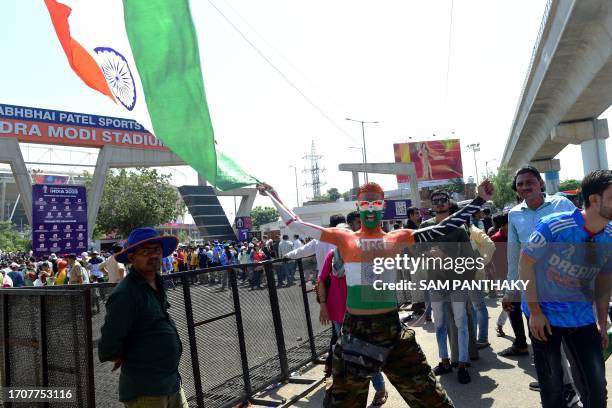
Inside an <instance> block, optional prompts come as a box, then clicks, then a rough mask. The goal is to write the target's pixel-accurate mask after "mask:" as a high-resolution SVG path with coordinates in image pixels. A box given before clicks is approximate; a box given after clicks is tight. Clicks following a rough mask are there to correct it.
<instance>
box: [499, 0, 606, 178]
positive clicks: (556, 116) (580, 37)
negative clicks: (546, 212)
mask: <svg viewBox="0 0 612 408" xmlns="http://www.w3.org/2000/svg"><path fill="white" fill-rule="evenodd" d="M611 104H612V2H610V1H609V0H550V1H549V2H548V4H547V6H546V10H545V13H544V17H543V19H542V25H541V27H540V32H539V35H538V39H537V40H536V44H535V47H534V52H533V56H532V59H531V62H530V66H529V70H528V74H527V78H526V79H525V83H524V86H523V91H522V94H521V97H520V99H519V103H518V107H517V110H516V113H515V117H514V121H513V124H512V129H511V132H510V135H509V138H508V141H507V143H506V147H505V150H504V154H503V158H502V164H505V165H509V166H510V167H512V168H517V167H520V166H522V165H524V164H527V163H529V162H534V164H536V166H538V167H540V169H541V170H542V171H544V172H547V173H549V174H548V175H549V176H553V177H554V173H555V172H558V170H559V163H558V161H556V162H555V161H552V159H553V158H554V157H555V156H556V155H557V154H558V153H559V152H560V151H561V150H563V149H564V148H565V147H566V146H567V145H568V144H580V145H581V148H582V158H583V167H584V171H585V172H588V171H591V170H593V169H596V168H607V167H608V163H607V158H606V151H605V140H604V139H606V138H607V137H608V126H607V121H605V120H598V119H597V118H598V117H599V116H600V115H601V114H602V113H603V112H604V111H605V110H606V109H608V107H609V106H610V105H611ZM557 177H558V174H557Z"/></svg>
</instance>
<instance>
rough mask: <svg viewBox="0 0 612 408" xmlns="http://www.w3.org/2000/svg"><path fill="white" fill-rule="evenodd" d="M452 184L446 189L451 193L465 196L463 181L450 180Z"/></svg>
mask: <svg viewBox="0 0 612 408" xmlns="http://www.w3.org/2000/svg"><path fill="white" fill-rule="evenodd" d="M450 181H451V184H449V185H448V186H447V187H446V189H447V190H449V191H450V193H458V194H461V195H463V194H465V183H464V182H463V179H460V178H458V179H452V180H450Z"/></svg>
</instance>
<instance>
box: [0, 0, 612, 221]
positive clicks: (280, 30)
mask: <svg viewBox="0 0 612 408" xmlns="http://www.w3.org/2000/svg"><path fill="white" fill-rule="evenodd" d="M0 4H1V5H2V10H3V12H2V13H1V14H0V38H2V55H3V58H2V65H1V74H2V75H0V90H1V92H0V103H10V104H17V105H26V106H37V107H45V108H51V109H60V110H69V111H76V112H87V113H95V114H100V115H110V116H122V111H121V109H120V108H118V107H116V106H114V105H113V104H112V103H109V102H108V101H107V99H106V98H105V97H104V96H102V95H99V94H96V93H95V92H93V91H91V90H90V89H89V88H87V87H85V86H84V85H83V84H82V83H81V81H80V80H79V79H78V78H77V77H76V75H74V73H73V72H72V71H71V70H70V68H69V66H68V64H67V62H66V59H65V56H64V54H63V52H62V50H61V47H60V45H59V42H58V41H57V38H56V36H55V33H54V31H53V29H52V26H51V23H50V20H49V16H48V13H47V11H46V8H45V7H44V3H43V1H42V0H36V1H33V0H30V1H13V0H0ZM212 4H214V5H216V6H217V7H218V8H219V9H220V10H221V11H222V12H223V13H224V14H225V15H226V16H227V18H228V19H229V20H231V21H232V22H233V23H234V24H235V25H236V26H237V27H238V28H239V29H240V30H241V31H242V32H243V33H244V35H245V36H246V37H247V38H248V39H249V40H250V41H251V42H252V43H253V44H254V45H255V46H256V47H257V48H259V49H260V51H261V53H263V54H264V55H265V56H266V57H267V58H268V59H269V60H270V61H271V62H272V63H273V64H274V65H275V66H277V67H278V69H280V70H281V71H282V72H283V73H284V74H285V75H286V76H287V77H288V78H289V79H290V81H291V82H292V83H294V84H295V86H297V87H298V88H299V89H300V90H301V91H302V92H303V93H304V94H305V95H306V96H307V97H308V99H310V100H311V101H313V103H314V104H315V105H316V106H317V107H318V108H319V109H320V110H321V111H323V112H324V113H325V115H326V116H327V118H326V117H324V116H323V115H322V114H321V113H320V112H319V111H318V110H317V109H315V108H314V107H313V106H312V105H311V104H310V103H309V102H307V101H306V100H305V99H304V98H303V97H302V96H301V95H299V93H298V92H296V91H295V89H293V88H292V87H291V86H290V85H288V84H287V82H286V81H285V80H284V79H283V78H282V77H281V76H280V75H279V74H278V73H277V72H276V71H275V70H274V69H273V68H271V67H270V65H268V63H267V62H266V61H265V60H264V59H263V58H262V57H261V56H260V55H259V54H258V53H257V52H256V51H255V50H254V49H253V48H252V47H251V46H250V45H249V44H248V43H247V42H246V41H245V40H244V39H243V38H242V37H241V36H240V35H239V34H238V33H237V32H236V31H235V30H234V28H232V26H230V24H228V22H227V21H226V20H225V19H224V18H223V17H222V16H221V14H220V13H219V12H218V11H217V10H216V9H215V8H214V7H213V6H212ZM544 5H545V0H515V1H512V2H509V1H490V0H469V1H468V0H455V2H454V5H453V26H452V37H451V41H450V65H448V61H449V53H448V51H449V28H450V10H451V2H450V0H440V1H435V2H431V1H428V2H423V1H420V2H417V1H405V0H394V1H391V0H379V1H376V2H374V1H365V0H334V1H329V0H327V1H323V0H310V1H307V2H306V1H286V0H285V1H281V0H259V1H257V2H254V1H247V0H209V1H203V0H200V1H194V2H193V3H192V12H193V16H194V21H195V23H196V28H197V30H198V34H199V41H200V53H201V59H202V66H203V70H204V73H203V74H204V81H205V86H206V93H207V97H208V102H209V107H210V111H211V116H212V120H213V125H214V128H215V133H216V138H217V140H218V141H219V144H220V146H221V147H222V148H223V150H224V151H225V152H227V153H228V154H229V155H230V156H232V157H233V158H234V159H235V160H236V161H237V162H238V163H241V164H242V165H243V166H244V167H245V169H246V170H247V171H249V172H251V173H252V174H253V175H254V176H256V177H257V178H259V179H261V180H266V181H268V182H269V183H271V184H273V185H274V186H275V187H276V188H277V190H279V192H280V194H281V196H284V197H286V201H287V202H288V203H289V204H290V205H293V204H294V201H295V199H294V197H295V187H294V184H295V183H294V175H293V170H292V169H291V168H289V166H290V165H297V166H298V168H299V169H302V168H304V167H305V166H306V162H305V161H304V160H303V159H302V157H303V156H304V155H305V154H307V153H308V151H309V149H310V145H311V142H312V141H313V140H314V141H315V143H316V145H317V149H318V151H319V152H320V153H321V154H322V155H323V158H322V165H323V166H324V167H326V168H327V171H326V172H325V175H324V178H325V179H326V180H327V185H326V186H324V187H323V189H326V188H329V187H337V188H339V189H340V190H341V191H344V190H347V189H348V188H350V183H351V177H350V174H349V173H342V172H339V171H338V170H337V168H338V164H339V163H343V162H360V161H361V152H360V151H359V150H357V149H349V148H348V146H361V128H360V127H359V125H358V124H354V123H350V122H347V121H345V120H344V118H345V117H353V118H356V119H362V120H377V121H379V122H380V124H378V125H372V126H370V127H368V129H367V142H366V144H367V155H368V161H370V162H388V161H393V143H397V142H402V141H407V140H409V138H410V137H411V138H412V140H426V139H427V138H428V137H432V135H433V134H435V135H437V136H438V137H440V136H442V137H446V136H450V135H451V134H452V132H454V136H455V137H459V138H460V139H461V141H462V146H463V165H464V174H465V176H466V177H467V176H470V175H472V176H473V175H474V173H475V171H474V163H473V158H472V155H471V153H469V152H468V151H467V149H465V146H467V144H469V143H473V142H479V143H480V144H481V149H482V150H481V152H480V153H479V155H478V160H479V162H480V164H479V171H480V172H484V163H485V161H488V162H489V168H494V167H495V166H496V165H497V163H498V161H496V160H499V159H500V158H501V155H502V152H503V147H504V146H505V143H506V139H507V138H508V134H509V131H510V125H511V123H512V119H513V115H514V112H515V109H516V105H517V102H518V98H519V95H520V92H521V86H522V84H523V81H524V78H525V74H526V69H527V65H528V62H529V59H530V57H531V52H532V48H533V45H534V41H535V39H536V36H537V32H538V28H539V25H540V20H541V17H542V12H543V10H544ZM120 23H121V22H117V24H120ZM447 67H448V82H447ZM447 84H448V86H447ZM604 117H607V113H606V114H605V115H604ZM579 150H580V149H579V147H578V146H570V147H568V148H566V149H565V150H564V151H563V152H562V153H561V154H560V156H559V158H561V162H562V164H561V165H562V170H561V179H565V178H570V177H581V175H582V164H581V163H580V161H576V160H574V159H573V158H574V157H576V154H578V155H579V154H580V152H579ZM610 151H612V146H610V143H608V152H610ZM41 152H42V150H40V149H35V148H33V149H30V153H29V156H30V157H31V158H33V157H34V156H37V157H39V156H41ZM26 153H27V152H26ZM608 156H609V159H608V160H609V161H610V160H611V159H610V153H608ZM83 157H85V156H83ZM83 157H79V155H78V154H77V153H74V154H73V157H71V158H70V160H78V161H81V160H82V161H84V162H85V161H87V160H94V159H95V152H94V153H93V154H91V155H90V157H89V158H83ZM52 158H53V157H52ZM173 175H174V179H175V182H176V183H177V184H194V183H195V182H196V176H195V172H194V171H193V170H191V169H189V168H181V169H174V170H173ZM370 179H371V180H373V181H377V182H380V183H381V184H382V185H383V187H385V188H387V189H392V188H396V183H395V179H394V177H392V176H372V177H370ZM304 181H305V175H304V174H301V173H300V174H299V184H300V185H301V184H303V183H304ZM300 195H301V197H302V198H304V197H306V196H308V195H309V192H308V189H307V188H306V187H300ZM256 204H268V203H267V201H266V199H262V198H258V201H257V203H256ZM226 209H227V211H228V212H230V213H231V212H233V202H232V204H231V205H229V204H228V205H227V206H226Z"/></svg>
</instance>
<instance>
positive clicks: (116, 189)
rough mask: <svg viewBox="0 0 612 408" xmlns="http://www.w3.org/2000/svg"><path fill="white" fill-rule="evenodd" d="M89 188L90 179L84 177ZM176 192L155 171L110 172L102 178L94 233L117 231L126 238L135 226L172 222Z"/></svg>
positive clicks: (165, 177) (166, 177)
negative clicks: (104, 180) (102, 183)
mask: <svg viewBox="0 0 612 408" xmlns="http://www.w3.org/2000/svg"><path fill="white" fill-rule="evenodd" d="M85 179H86V180H85V185H86V186H90V185H91V176H89V175H87V174H86V176H85ZM179 199H180V198H179V195H178V192H177V191H176V190H175V188H174V187H172V185H171V184H170V176H169V175H164V174H159V173H158V172H157V170H155V169H147V168H137V169H136V171H129V172H128V171H127V170H125V169H121V170H118V171H111V172H109V174H108V175H107V177H106V182H105V184H104V193H103V194H102V200H101V202H100V210H99V211H98V219H97V221H96V227H95V231H94V234H96V233H106V232H108V231H111V230H112V229H113V228H117V229H118V230H119V233H120V234H121V235H122V236H124V237H127V236H128V234H129V233H130V232H131V231H132V230H133V229H134V228H138V227H145V226H152V227H155V226H157V225H160V224H163V223H166V222H170V221H173V220H175V219H176V218H177V216H178V215H179V214H180V208H181V207H183V205H180V206H179V205H177V202H178V200H179Z"/></svg>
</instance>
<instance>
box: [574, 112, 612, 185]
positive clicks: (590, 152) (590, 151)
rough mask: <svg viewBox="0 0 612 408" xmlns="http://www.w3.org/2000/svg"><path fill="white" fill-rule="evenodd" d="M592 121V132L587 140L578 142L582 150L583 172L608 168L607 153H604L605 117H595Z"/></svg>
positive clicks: (606, 133)
mask: <svg viewBox="0 0 612 408" xmlns="http://www.w3.org/2000/svg"><path fill="white" fill-rule="evenodd" d="M592 122H593V133H592V136H591V138H590V139H589V140H585V141H583V142H582V143H580V150H582V167H583V169H584V174H585V175H587V174H588V173H590V172H592V171H593V170H606V169H608V155H607V153H606V139H607V138H608V136H609V135H610V134H609V130H608V121H607V120H606V119H595V120H593V121H592Z"/></svg>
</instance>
